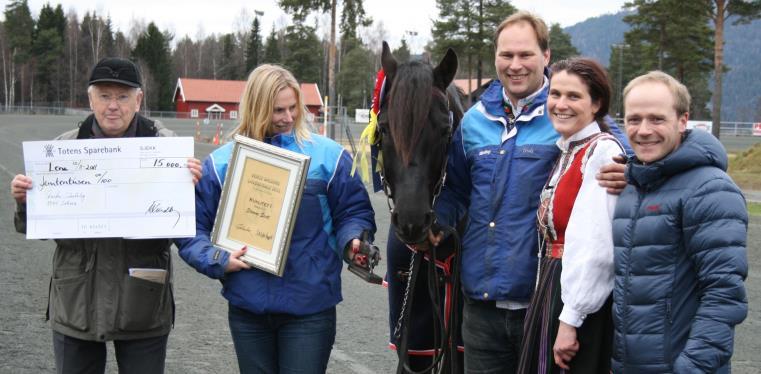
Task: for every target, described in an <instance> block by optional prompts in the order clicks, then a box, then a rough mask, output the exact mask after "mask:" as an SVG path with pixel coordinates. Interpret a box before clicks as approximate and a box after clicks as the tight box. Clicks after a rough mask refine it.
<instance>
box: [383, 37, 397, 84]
mask: <svg viewBox="0 0 761 374" xmlns="http://www.w3.org/2000/svg"><path fill="white" fill-rule="evenodd" d="M396 65H397V62H396V59H395V58H394V55H392V54H391V49H390V48H389V47H388V43H386V42H385V41H384V42H383V52H382V53H381V66H382V67H383V72H384V73H385V74H386V77H387V78H388V77H393V76H394V73H396ZM390 81H391V79H390V78H389V79H388V81H387V82H390Z"/></svg>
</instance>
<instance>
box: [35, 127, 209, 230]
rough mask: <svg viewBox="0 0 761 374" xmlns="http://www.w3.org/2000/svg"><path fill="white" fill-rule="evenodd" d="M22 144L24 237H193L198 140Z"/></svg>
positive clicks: (130, 139)
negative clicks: (26, 182) (192, 164)
mask: <svg viewBox="0 0 761 374" xmlns="http://www.w3.org/2000/svg"><path fill="white" fill-rule="evenodd" d="M23 145H24V166H25V168H26V175H27V176H29V177H31V178H32V189H31V190H29V191H28V192H27V204H26V207H27V216H26V217H27V226H26V228H27V231H26V237H27V239H55V238H103V237H129V238H152V237H153V238H156V237H162V238H170V237H190V236H195V234H196V227H195V192H194V187H193V177H192V175H191V174H190V172H189V171H188V169H187V159H188V158H190V157H193V138H191V137H150V138H147V137H146V138H118V139H83V140H56V141H34V142H24V143H23Z"/></svg>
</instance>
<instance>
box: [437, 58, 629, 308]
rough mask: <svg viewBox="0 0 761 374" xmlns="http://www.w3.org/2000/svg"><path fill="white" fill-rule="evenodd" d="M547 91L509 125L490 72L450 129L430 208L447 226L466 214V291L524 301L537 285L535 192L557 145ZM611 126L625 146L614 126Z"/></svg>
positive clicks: (475, 296)
mask: <svg viewBox="0 0 761 374" xmlns="http://www.w3.org/2000/svg"><path fill="white" fill-rule="evenodd" d="M545 74H547V72H545ZM548 92H549V88H548V87H545V89H544V90H542V91H541V92H540V93H539V94H538V95H537V96H536V97H535V98H534V99H533V100H532V101H531V103H529V104H527V105H526V106H525V107H524V108H523V111H522V112H521V113H520V114H519V115H517V116H516V119H515V122H514V126H509V120H508V117H507V115H506V114H505V109H504V106H503V96H502V84H501V83H500V81H499V80H495V81H494V82H492V83H491V85H490V86H489V87H488V88H487V90H486V91H485V92H484V94H483V95H482V96H481V99H480V101H479V102H478V103H476V105H474V106H473V107H472V108H470V109H469V110H468V111H467V113H465V116H464V117H463V119H462V123H461V125H460V127H459V128H458V130H457V131H456V133H455V135H454V137H453V140H452V142H453V144H452V145H451V147H450V151H449V164H448V165H447V180H446V182H445V185H444V188H443V189H442V192H441V195H440V196H439V198H438V200H437V202H436V207H435V210H436V215H437V219H438V221H439V222H440V223H444V224H447V225H452V226H453V225H454V224H455V223H456V222H457V221H458V220H459V219H460V218H462V217H463V216H464V215H466V214H467V216H468V224H467V228H466V230H465V234H464V236H463V238H462V247H463V249H462V285H463V290H464V291H465V294H466V295H467V296H468V297H470V298H471V299H478V300H510V301H515V302H525V303H527V302H528V301H529V299H530V298H531V294H532V292H533V290H534V285H535V282H536V271H537V257H536V253H537V228H536V210H537V206H538V205H539V194H540V192H541V189H542V188H543V186H544V185H545V182H546V181H547V178H548V177H549V174H550V171H551V169H552V166H553V165H554V163H555V160H556V159H557V157H558V155H559V152H560V151H559V149H558V147H557V145H556V144H555V142H556V141H557V140H558V138H559V136H560V135H559V134H558V133H557V131H555V129H554V128H553V126H552V123H551V122H550V119H549V117H548V115H547V113H546V103H547V94H548ZM610 127H611V130H612V132H613V133H614V135H616V137H617V138H619V140H621V141H622V143H623V144H625V147H627V148H628V142H626V141H625V140H624V139H623V138H624V137H623V135H622V134H621V132H620V130H619V129H618V127H616V126H615V125H611V126H610Z"/></svg>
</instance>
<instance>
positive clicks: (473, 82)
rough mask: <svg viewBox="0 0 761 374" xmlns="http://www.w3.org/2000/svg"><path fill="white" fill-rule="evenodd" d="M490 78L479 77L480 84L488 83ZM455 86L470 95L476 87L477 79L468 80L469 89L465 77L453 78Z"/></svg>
mask: <svg viewBox="0 0 761 374" xmlns="http://www.w3.org/2000/svg"><path fill="white" fill-rule="evenodd" d="M491 81H492V80H491V79H489V78H481V86H486V85H488V84H489V83H490V82H491ZM454 84H455V86H457V88H459V89H460V90H462V92H464V93H465V94H466V95H470V94H472V93H473V91H476V90H477V89H478V79H471V80H470V89H468V80H467V79H455V80H454Z"/></svg>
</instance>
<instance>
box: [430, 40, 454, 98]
mask: <svg viewBox="0 0 761 374" xmlns="http://www.w3.org/2000/svg"><path fill="white" fill-rule="evenodd" d="M456 73H457V55H456V54H455V53H454V51H453V50H452V48H447V53H446V54H445V55H444V58H442V59H441V62H439V65H438V66H436V68H435V69H433V81H434V84H436V85H437V86H438V87H439V88H441V89H442V90H446V89H447V87H448V86H449V84H450V83H452V79H454V75H455V74H456Z"/></svg>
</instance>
